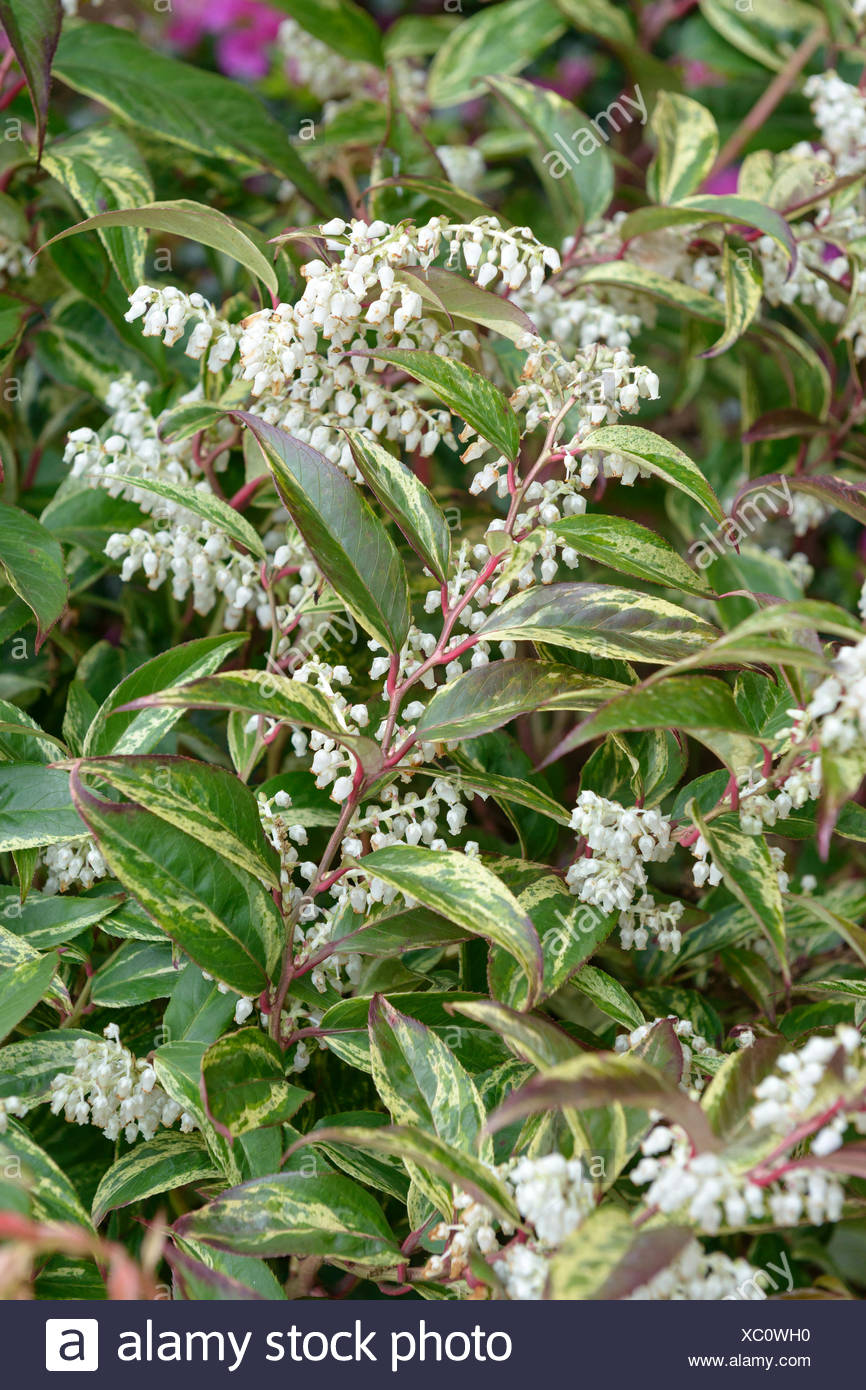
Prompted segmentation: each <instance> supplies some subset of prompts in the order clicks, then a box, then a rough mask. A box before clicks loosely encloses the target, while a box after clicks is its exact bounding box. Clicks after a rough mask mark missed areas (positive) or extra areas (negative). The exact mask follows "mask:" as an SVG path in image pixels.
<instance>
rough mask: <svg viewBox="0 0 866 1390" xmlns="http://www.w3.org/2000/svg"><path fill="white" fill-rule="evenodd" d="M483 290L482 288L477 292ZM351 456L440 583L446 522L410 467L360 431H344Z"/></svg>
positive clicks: (444, 572) (447, 553)
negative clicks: (350, 449)
mask: <svg viewBox="0 0 866 1390" xmlns="http://www.w3.org/2000/svg"><path fill="white" fill-rule="evenodd" d="M481 293H483V291H481ZM346 434H347V435H348V439H349V443H350V445H351V447H352V457H353V458H354V460H355V463H356V464H357V465H358V469H359V471H360V472H361V473H362V474H363V477H364V480H365V482H366V483H367V485H368V487H369V488H370V491H371V492H372V493H373V494H374V496H375V497H376V498H377V499H378V501H379V502H380V503H381V505H382V506H383V507H384V508H385V510H386V512H388V513H389V515H390V516H392V517H393V518H394V520H395V521H396V523H397V525H398V526H399V527H400V530H401V531H402V532H403V535H404V536H405V537H406V539H407V541H408V542H409V544H410V545H411V547H412V549H413V550H414V551H415V552H416V554H418V555H420V557H421V559H422V560H423V561H424V563H425V565H426V566H427V568H428V569H429V570H430V573H431V574H432V575H434V576H435V577H436V578H437V579H438V580H439V582H440V584H444V583H446V582H447V579H448V566H449V564H450V562H451V532H450V531H449V529H448V522H447V521H446V520H445V517H444V516H443V515H442V512H441V511H440V509H439V507H438V506H437V504H436V502H434V500H433V498H432V497H431V495H430V493H429V492H428V491H427V489H426V487H425V486H424V484H423V483H421V482H419V480H418V479H417V478H416V477H415V474H414V473H413V472H412V471H411V469H409V468H407V467H406V465H405V464H404V463H401V462H400V460H399V459H396V458H395V457H394V455H393V454H389V453H388V450H387V449H385V448H383V447H382V445H381V444H379V443H378V441H377V440H375V439H374V438H373V437H372V436H370V435H367V434H365V433H364V432H363V431H362V430H347V431H346Z"/></svg>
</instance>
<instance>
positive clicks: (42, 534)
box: [0, 504, 67, 651]
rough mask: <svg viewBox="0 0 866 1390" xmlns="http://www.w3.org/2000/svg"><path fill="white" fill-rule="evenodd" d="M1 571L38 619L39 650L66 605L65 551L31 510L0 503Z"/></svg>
mask: <svg viewBox="0 0 866 1390" xmlns="http://www.w3.org/2000/svg"><path fill="white" fill-rule="evenodd" d="M0 574H2V575H4V576H5V578H6V583H7V584H9V585H10V586H11V588H13V589H14V590H15V592H16V594H18V595H19V596H20V597H21V598H22V599H23V600H24V602H25V603H26V604H27V607H28V608H29V609H30V611H31V612H32V614H33V616H34V617H35V619H36V650H37V651H38V650H39V648H40V647H41V646H42V643H43V642H44V641H45V638H46V637H47V635H48V632H49V631H50V629H51V628H52V627H53V626H54V624H55V623H56V622H57V620H58V618H59V617H60V615H61V613H62V612H63V610H64V608H65V607H66V598H67V584H66V575H65V573H64V570H63V551H62V550H61V549H60V546H59V545H58V544H57V541H56V540H55V539H54V537H53V536H52V534H51V532H50V531H46V529H45V527H44V526H40V524H39V522H38V521H35V520H34V519H33V517H32V516H30V515H29V514H28V513H27V512H22V511H19V509H18V508H17V507H6V506H4V505H2V504H0Z"/></svg>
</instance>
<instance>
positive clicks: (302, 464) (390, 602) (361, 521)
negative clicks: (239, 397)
mask: <svg viewBox="0 0 866 1390" xmlns="http://www.w3.org/2000/svg"><path fill="white" fill-rule="evenodd" d="M236 418H237V419H239V420H240V421H242V423H243V424H245V425H246V426H247V428H248V429H249V431H250V432H251V434H253V435H254V436H255V438H256V439H257V441H258V443H259V444H260V445H261V447H262V449H263V450H264V452H265V457H266V459H267V461H268V466H269V468H270V470H271V472H272V473H273V475H274V480H275V482H276V484H277V489H278V491H279V493H280V496H281V497H282V499H283V502H284V504H285V506H286V509H287V510H288V512H289V514H290V516H291V517H292V520H293V521H294V522H295V525H296V526H297V528H298V530H299V531H300V533H301V535H302V536H303V538H304V540H305V541H306V543H307V545H308V546H309V548H310V551H311V552H312V555H313V557H314V559H315V561H316V563H317V564H318V565H319V568H320V569H321V571H322V573H323V574H324V576H325V578H326V579H327V580H328V583H329V584H330V585H331V587H332V588H333V589H334V590H335V592H336V593H337V594H338V595H339V596H340V598H341V599H342V601H343V603H344V604H345V605H346V607H347V608H348V610H349V612H350V613H351V614H352V615H353V616H354V617H355V618H357V620H358V622H359V623H360V624H361V626H362V627H364V628H365V629H366V630H367V632H369V633H370V635H371V636H372V637H375V639H376V641H377V642H379V643H380V645H381V646H383V647H385V648H386V649H387V650H388V651H392V652H394V651H399V650H400V648H401V647H402V645H403V642H404V641H405V638H406V633H407V632H408V630H409V588H408V582H407V579H406V571H405V570H404V568H403V563H402V561H401V559H400V556H399V555H398V554H397V551H396V549H395V547H394V543H393V541H392V540H391V538H390V536H389V535H388V532H387V531H386V530H385V527H384V526H383V525H382V523H381V521H380V520H379V519H378V517H377V516H375V515H374V513H373V512H372V511H371V510H370V508H369V506H368V505H367V503H366V501H365V500H364V498H363V497H362V496H361V493H360V491H359V489H358V488H357V487H356V486H355V484H354V483H353V482H352V480H351V479H350V478H348V477H347V476H346V474H345V473H344V472H343V471H342V469H340V468H338V467H337V465H336V464H335V463H331V461H330V459H326V458H325V456H324V455H323V454H320V453H319V452H318V451H317V450H316V449H312V448H311V447H310V446H309V444H303V443H301V441H300V440H299V439H293V438H292V436H291V435H290V434H287V433H286V431H285V430H282V429H279V428H278V427H277V426H276V425H269V424H266V422H265V421H264V420H261V419H259V417H258V416H256V415H250V414H248V413H247V412H245V411H237V412H236Z"/></svg>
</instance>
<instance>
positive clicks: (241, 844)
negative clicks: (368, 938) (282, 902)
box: [81, 756, 280, 888]
mask: <svg viewBox="0 0 866 1390" xmlns="http://www.w3.org/2000/svg"><path fill="white" fill-rule="evenodd" d="M81 771H82V772H83V773H92V774H99V775H103V776H105V777H106V778H107V779H108V781H109V782H110V783H111V785H112V786H113V787H117V788H118V789H119V790H120V791H122V792H123V794H124V796H128V797H129V799H130V800H131V801H135V802H136V803H137V804H138V805H139V806H143V807H144V808H145V809H146V810H148V811H153V813H154V814H155V815H157V816H160V817H161V818H162V819H163V820H167V821H168V822H169V823H170V824H171V825H175V826H177V828H178V829H179V830H183V831H185V832H186V834H188V835H192V836H193V837H194V838H195V839H197V840H201V842H202V844H205V845H207V846H208V847H209V848H210V849H212V850H216V851H217V853H219V854H221V855H222V856H223V858H224V859H230V860H231V861H232V863H233V864H238V865H239V866H240V867H241V868H242V869H246V870H247V871H248V872H249V873H251V874H254V875H255V877H256V878H260V879H262V880H263V881H264V882H265V883H268V884H270V885H271V887H273V888H278V887H279V884H280V862H279V856H278V855H277V853H276V851H275V850H274V849H273V847H272V846H271V844H270V843H269V842H268V840H267V839H266V838H265V834H264V831H263V830H262V824H261V820H260V818H259V811H258V802H257V800H256V797H255V796H254V795H253V793H252V792H251V791H250V789H249V787H247V786H246V785H245V784H244V783H243V782H241V780H240V778H238V777H236V776H235V775H234V774H233V773H231V772H227V771H226V770H225V769H224V768H221V767H213V766H211V765H210V764H208V763H200V762H196V761H195V760H194V759H193V758H181V757H176V756H166V757H153V756H151V757H144V758H137V757H125V758H113V757H105V758H93V759H90V760H87V761H85V762H83V763H82V764H81Z"/></svg>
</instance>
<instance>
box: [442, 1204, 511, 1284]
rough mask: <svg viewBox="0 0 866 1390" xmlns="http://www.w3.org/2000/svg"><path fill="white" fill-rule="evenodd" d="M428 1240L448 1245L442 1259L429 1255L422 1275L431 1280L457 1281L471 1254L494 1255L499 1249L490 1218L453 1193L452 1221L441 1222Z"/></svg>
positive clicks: (484, 1209) (478, 1206)
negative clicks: (439, 1241) (440, 1241)
mask: <svg viewBox="0 0 866 1390" xmlns="http://www.w3.org/2000/svg"><path fill="white" fill-rule="evenodd" d="M430 1237H431V1239H432V1240H444V1241H446V1242H447V1243H446V1247H445V1250H444V1251H443V1253H442V1254H441V1255H431V1257H430V1259H429V1260H428V1261H427V1264H426V1266H425V1273H426V1275H427V1277H428V1278H430V1279H459V1278H460V1276H461V1274H462V1273H463V1271H464V1270H465V1269H466V1268H467V1267H468V1265H469V1259H470V1256H471V1255H472V1253H473V1251H475V1250H478V1251H480V1252H481V1254H482V1255H493V1254H495V1253H496V1252H497V1251H498V1249H499V1242H498V1240H497V1233H496V1226H495V1224H494V1218H493V1216H492V1215H491V1213H490V1211H489V1210H488V1208H487V1207H486V1206H484V1204H483V1203H482V1202H478V1201H476V1200H475V1199H474V1198H473V1197H470V1196H469V1194H468V1192H459V1191H458V1192H455V1194H454V1221H453V1222H451V1223H450V1224H449V1223H448V1222H446V1221H440V1222H439V1224H438V1225H437V1226H434V1227H433V1229H432V1231H431V1232H430Z"/></svg>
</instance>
